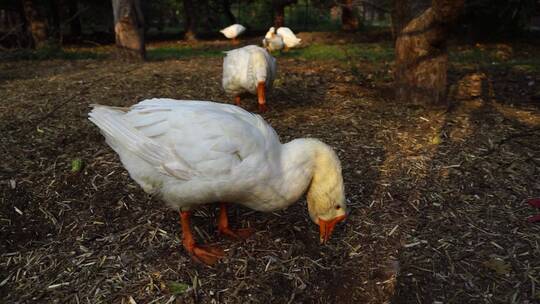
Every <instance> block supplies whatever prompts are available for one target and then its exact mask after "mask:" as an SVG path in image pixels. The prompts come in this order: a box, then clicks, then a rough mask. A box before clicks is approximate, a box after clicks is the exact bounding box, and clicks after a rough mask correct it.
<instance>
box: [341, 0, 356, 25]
mask: <svg viewBox="0 0 540 304" xmlns="http://www.w3.org/2000/svg"><path fill="white" fill-rule="evenodd" d="M341 29H342V30H344V31H356V30H357V29H358V18H356V14H355V13H354V5H353V0H345V1H344V3H343V5H342V6H341Z"/></svg>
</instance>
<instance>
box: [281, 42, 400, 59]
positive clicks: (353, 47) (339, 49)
mask: <svg viewBox="0 0 540 304" xmlns="http://www.w3.org/2000/svg"><path fill="white" fill-rule="evenodd" d="M283 55H284V56H289V57H300V58H304V59H306V60H338V61H348V60H364V61H369V62H376V61H389V60H392V59H393V58H394V49H393V47H392V46H391V45H390V44H387V43H355V44H344V45H328V44H312V45H309V46H307V47H305V48H300V49H292V50H290V51H289V52H288V53H284V54H283Z"/></svg>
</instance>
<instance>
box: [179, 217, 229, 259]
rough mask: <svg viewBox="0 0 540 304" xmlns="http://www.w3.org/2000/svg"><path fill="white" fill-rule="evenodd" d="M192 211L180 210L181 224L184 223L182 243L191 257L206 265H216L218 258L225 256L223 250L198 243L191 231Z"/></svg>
mask: <svg viewBox="0 0 540 304" xmlns="http://www.w3.org/2000/svg"><path fill="white" fill-rule="evenodd" d="M190 215H191V212H190V211H180V225H182V243H183V245H184V248H185V249H186V250H187V252H189V254H190V255H191V257H192V258H193V259H194V260H195V261H197V262H201V263H204V264H206V265H210V266H211V265H214V264H215V263H216V262H217V260H218V259H220V258H222V257H224V256H225V253H224V252H223V250H221V249H220V248H217V247H210V246H204V245H196V244H195V239H194V238H193V233H192V232H191V224H190V219H189V217H190Z"/></svg>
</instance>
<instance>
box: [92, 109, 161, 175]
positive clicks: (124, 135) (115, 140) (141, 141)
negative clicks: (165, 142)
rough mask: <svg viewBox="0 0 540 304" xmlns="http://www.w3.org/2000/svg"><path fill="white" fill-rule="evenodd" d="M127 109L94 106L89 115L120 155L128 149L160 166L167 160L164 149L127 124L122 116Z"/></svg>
mask: <svg viewBox="0 0 540 304" xmlns="http://www.w3.org/2000/svg"><path fill="white" fill-rule="evenodd" d="M123 114H125V109H122V108H120V109H119V108H115V107H108V106H101V105H94V109H93V110H92V111H91V112H90V113H89V114H88V116H89V118H88V119H89V120H90V121H92V122H93V123H94V124H95V125H96V126H98V127H99V129H100V130H101V132H102V133H103V135H104V136H105V138H106V139H107V142H108V143H109V145H110V146H111V147H112V148H113V149H114V150H115V151H116V152H117V153H119V149H121V148H126V149H128V150H129V151H131V152H133V153H135V154H136V155H137V156H139V157H141V158H142V159H144V160H145V161H147V162H149V163H151V164H153V165H159V163H160V161H161V160H163V159H164V158H165V156H166V155H164V154H165V153H164V151H163V149H162V148H161V147H160V146H159V145H158V144H157V143H155V142H154V141H153V140H151V139H149V138H147V137H146V136H144V134H142V132H140V131H139V130H137V129H135V128H133V127H132V126H130V125H129V124H128V122H126V121H125V120H124V119H123V118H122V115H123Z"/></svg>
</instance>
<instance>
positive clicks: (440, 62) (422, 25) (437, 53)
mask: <svg viewBox="0 0 540 304" xmlns="http://www.w3.org/2000/svg"><path fill="white" fill-rule="evenodd" d="M394 1H398V2H400V0H394ZM463 2H464V0H433V2H432V6H431V7H430V8H428V9H426V10H424V11H423V13H421V14H420V15H418V16H417V17H415V18H413V19H412V20H411V21H408V22H406V23H405V22H404V23H403V25H402V26H403V27H402V28H401V29H400V30H399V34H398V37H397V39H396V50H395V52H396V71H395V85H396V97H397V100H398V101H400V102H408V103H413V104H438V105H443V104H446V84H447V78H446V73H447V69H448V54H447V50H446V39H447V36H448V27H449V26H450V23H451V22H452V21H453V20H455V19H456V17H457V16H458V15H459V13H460V11H461V9H462V7H463ZM399 13H402V12H399ZM401 16H402V18H403V19H401V20H407V18H408V14H407V13H406V14H401ZM394 24H399V23H397V22H395V23H394Z"/></svg>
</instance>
